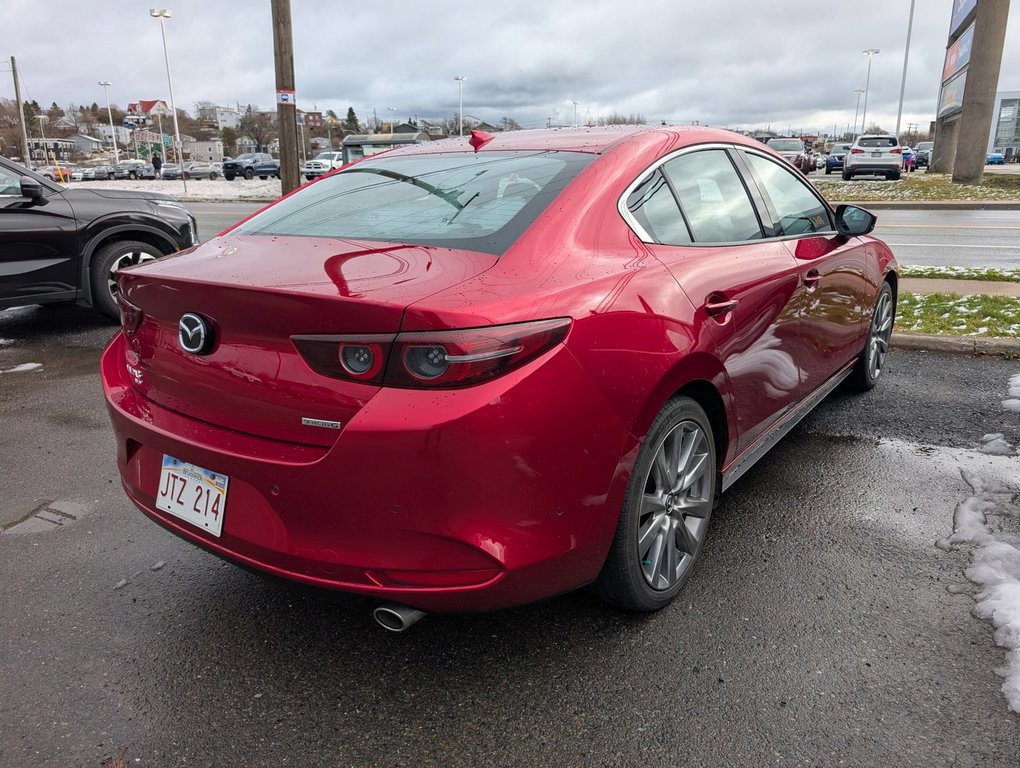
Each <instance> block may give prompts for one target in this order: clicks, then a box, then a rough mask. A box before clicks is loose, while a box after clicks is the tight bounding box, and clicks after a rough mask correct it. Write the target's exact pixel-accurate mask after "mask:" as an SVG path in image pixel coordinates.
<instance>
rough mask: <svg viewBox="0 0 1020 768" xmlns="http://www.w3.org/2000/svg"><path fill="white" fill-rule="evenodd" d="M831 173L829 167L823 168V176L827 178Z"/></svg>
mask: <svg viewBox="0 0 1020 768" xmlns="http://www.w3.org/2000/svg"><path fill="white" fill-rule="evenodd" d="M831 173H832V169H831V168H830V167H829V166H825V175H826V176H828V175H830V174H831Z"/></svg>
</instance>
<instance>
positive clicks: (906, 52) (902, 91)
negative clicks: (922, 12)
mask: <svg viewBox="0 0 1020 768" xmlns="http://www.w3.org/2000/svg"><path fill="white" fill-rule="evenodd" d="M913 27H914V0H910V17H909V18H908V19H907V46H906V48H904V49H903V77H902V78H900V106H899V108H898V109H897V110H896V138H897V139H899V136H900V120H901V119H903V96H904V94H905V93H906V92H907V60H908V59H909V57H910V31H911V30H912V29H913Z"/></svg>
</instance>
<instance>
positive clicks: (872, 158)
mask: <svg viewBox="0 0 1020 768" xmlns="http://www.w3.org/2000/svg"><path fill="white" fill-rule="evenodd" d="M902 170H903V148H902V147H901V146H900V140H899V139H897V138H896V137H895V136H893V135H891V134H888V133H868V134H865V135H863V136H858V137H857V140H856V141H855V142H854V143H853V144H851V145H850V151H849V152H847V153H846V157H845V158H844V159H843V181H850V179H852V178H853V177H854V176H857V175H859V174H862V173H864V174H874V175H876V176H885V177H886V178H887V179H892V180H893V181H895V180H896V179H898V178H899V177H900V171H902Z"/></svg>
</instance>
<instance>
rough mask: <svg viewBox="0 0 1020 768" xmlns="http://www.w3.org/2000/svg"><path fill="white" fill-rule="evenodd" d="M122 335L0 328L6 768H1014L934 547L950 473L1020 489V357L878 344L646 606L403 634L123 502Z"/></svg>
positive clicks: (16, 325)
mask: <svg viewBox="0 0 1020 768" xmlns="http://www.w3.org/2000/svg"><path fill="white" fill-rule="evenodd" d="M112 331H113V328H112V326H110V325H109V324H107V323H105V322H104V321H103V320H101V319H99V318H98V317H97V316H95V315H94V313H90V312H87V311H85V310H82V309H79V308H75V307H57V308H51V309H43V308H38V307H35V308H25V309H19V310H13V311H7V312H3V313H0V339H2V340H3V341H2V342H0V371H3V370H9V369H10V368H12V367H14V366H17V365H23V364H28V363H40V364H41V367H39V368H36V369H34V370H29V371H24V372H21V373H3V374H0V423H2V424H3V439H2V440H0V527H2V526H10V525H11V524H12V523H14V522H15V521H16V520H20V519H22V518H23V517H25V516H26V515H30V514H31V513H32V511H33V510H36V509H40V508H42V507H44V508H48V509H52V510H56V511H55V512H39V513H37V515H36V517H33V518H29V519H30V520H34V521H35V522H36V524H37V526H36V527H37V528H38V530H37V531H36V532H31V529H29V530H27V531H26V529H25V527H24V526H21V527H13V528H8V531H7V532H6V533H3V534H0V579H2V580H0V584H2V585H3V588H2V589H0V616H2V617H3V623H2V626H3V628H4V629H3V635H2V640H3V642H2V643H0V765H5V766H6V765H26V766H28V765H30V766H33V768H49V767H50V766H53V767H54V768H69V767H71V766H87V767H89V768H98V766H100V765H110V764H112V762H113V761H115V760H123V761H124V762H123V763H117V765H125V766H139V768H170V767H171V766H182V767H183V766H187V767H188V768H192V767H193V766H206V765H210V766H212V765H215V766H240V765H244V766H272V767H273V768H281V767H282V766H359V767H360V766H511V765H513V766H524V765H528V766H531V765H535V766H549V765H562V766H575V765H593V766H635V765H647V766H658V765H670V766H672V765H680V764H682V765H685V766H695V767H697V766H727V768H731V767H732V768H742V767H743V766H748V767H749V768H750V767H751V766H753V767H754V768H759V767H760V766H765V765H778V766H840V765H848V766H925V767H926V768H927V767H928V766H948V765H953V766H973V767H976V766H981V768H1016V765H1017V756H1018V755H1020V718H1018V716H1017V715H1015V714H1010V713H1009V712H1008V711H1007V708H1006V702H1005V699H1004V697H1003V696H1002V694H1001V692H1000V690H999V687H1000V684H1001V679H1000V678H999V677H997V676H996V675H995V674H994V672H993V670H994V669H995V668H996V667H999V666H1000V665H1001V664H1002V663H1003V656H1004V652H1003V651H1002V649H1000V648H997V647H996V646H995V645H994V643H993V640H992V629H991V627H990V626H989V625H987V624H986V623H984V622H981V621H979V620H977V619H975V618H973V617H972V616H971V615H970V610H971V607H972V605H973V599H972V597H971V595H970V594H969V593H968V588H967V587H966V584H967V582H966V580H965V578H964V576H963V570H964V568H965V567H966V566H967V564H968V556H967V554H966V552H962V551H958V552H943V551H941V550H940V549H937V548H936V547H935V546H933V543H934V542H935V540H936V539H939V538H941V537H943V536H945V535H947V534H948V533H949V532H950V531H951V530H952V525H953V510H954V507H955V506H956V505H957V504H958V503H959V502H960V501H961V500H962V499H964V498H965V497H967V496H969V495H970V491H969V489H968V487H967V486H966V485H965V484H964V483H963V481H962V480H961V476H960V470H961V469H962V468H966V469H968V470H970V471H974V472H977V473H980V474H982V475H985V476H989V477H996V478H999V479H1003V480H1005V481H1007V482H1011V483H1013V485H1014V489H1015V486H1016V482H1017V472H1016V459H1015V457H1008V458H1003V457H994V456H986V455H984V454H981V453H978V452H976V451H975V448H976V447H977V445H978V439H979V438H980V437H981V436H982V435H983V434H985V433H988V432H1003V433H1005V434H1006V437H1007V439H1009V440H1010V441H1011V442H1013V443H1017V442H1020V418H1018V416H1017V415H1016V414H1012V415H1011V414H1008V413H1007V412H1006V411H1004V410H1003V409H1002V407H1001V405H1000V401H1001V400H1002V399H1003V397H1004V396H1005V389H1006V382H1007V380H1008V378H1009V377H1010V376H1012V375H1015V374H1017V373H1020V363H1018V362H1017V361H1015V360H1014V361H1008V360H1001V359H997V358H969V357H953V356H943V355H935V354H924V353H916V352H915V353H908V352H905V351H902V350H894V353H893V354H892V355H890V357H889V360H888V367H887V371H886V378H885V379H883V381H882V382H881V383H880V385H879V386H878V388H877V389H876V390H874V391H873V392H871V393H869V394H867V395H863V396H849V395H841V394H837V395H835V396H833V397H830V398H829V399H828V400H826V401H825V402H824V403H822V405H821V406H820V407H819V408H818V409H817V410H816V411H815V412H814V413H813V414H812V415H811V416H809V417H808V419H807V420H806V421H805V422H803V423H802V425H801V426H800V427H799V428H797V429H796V430H795V431H794V432H793V433H791V434H790V435H789V436H787V438H786V439H784V440H783V441H782V442H781V443H780V444H779V446H777V448H776V449H775V450H774V451H773V452H772V453H771V454H770V456H768V457H767V458H766V459H765V460H764V461H763V462H762V463H761V464H759V465H758V466H757V467H756V468H754V469H753V470H752V471H751V473H749V474H748V475H747V476H745V477H744V478H743V479H742V480H741V481H740V482H739V483H738V484H737V485H736V486H735V487H734V488H733V489H731V491H730V492H729V493H728V494H727V495H726V497H725V499H724V503H723V506H722V508H721V509H720V510H719V511H718V512H717V514H716V515H715V518H714V520H713V525H712V529H711V531H710V533H709V539H708V543H707V545H706V546H707V549H706V552H705V557H704V560H703V561H702V563H701V564H700V565H699V568H698V570H697V571H696V573H695V574H694V576H693V578H692V580H691V581H690V582H689V583H688V585H687V586H686V587H685V589H684V592H683V593H682V594H681V595H680V597H679V599H678V600H677V601H676V603H675V604H674V605H673V606H671V607H670V608H668V609H666V610H664V611H662V612H660V613H658V614H656V615H653V616H634V615H628V614H622V613H619V612H617V611H614V610H611V609H609V608H607V607H606V606H605V605H602V604H601V603H599V602H598V601H596V600H595V599H594V598H592V597H591V596H589V595H587V594H585V593H583V592H581V593H576V594H571V595H565V596H562V597H559V598H556V599H553V600H549V601H546V602H544V603H541V604H539V605H534V606H528V607H524V608H519V609H515V610H508V611H502V612H498V613H493V614H487V615H463V616H430V617H427V618H426V619H425V620H423V621H422V622H420V623H418V624H416V625H415V626H414V627H413V628H412V629H411V630H410V631H408V632H407V633H404V634H402V635H393V634H390V633H387V632H384V631H383V630H381V629H380V628H378V627H377V626H376V625H375V624H374V623H373V622H372V621H371V620H370V618H369V612H368V606H367V605H365V604H362V603H360V602H358V601H353V602H347V601H337V600H334V599H331V598H329V597H328V596H323V595H321V594H316V593H309V592H307V591H304V590H301V589H297V588H294V587H291V586H287V585H284V584H280V583H278V582H274V581H269V580H265V579H262V578H259V577H257V576H254V575H252V574H249V573H247V572H244V571H241V570H239V569H237V568H235V567H233V566H231V565H228V564H226V563H224V562H221V561H220V560H218V559H216V558H215V557H212V556H210V555H208V554H205V553H204V552H201V551H199V550H197V549H195V548H194V547H192V546H190V545H188V544H186V543H185V542H183V541H180V540H179V539H177V538H175V537H173V536H171V535H170V534H168V533H166V532H164V531H163V530H162V529H161V528H159V527H157V526H156V525H154V524H152V523H150V522H149V521H148V520H147V519H146V518H144V517H143V515H142V514H141V513H139V512H137V511H136V510H135V509H134V508H133V506H132V505H131V504H130V503H129V502H128V501H127V500H126V498H125V497H124V495H123V492H122V491H121V489H120V487H119V481H118V477H117V471H116V467H115V462H114V443H113V438H112V435H111V432H110V430H109V426H108V421H107V417H106V413H105V409H104V406H103V405H102V402H101V396H100V393H99V383H98V379H97V375H96V373H95V370H96V361H97V357H98V355H99V352H100V349H101V348H102V346H103V344H104V343H105V341H106V340H107V339H108V338H109V336H110V334H111V333H112ZM40 516H41V518H42V519H39V518H40ZM47 518H49V519H52V520H54V521H55V522H53V523H47V522H46V519H47ZM57 523H60V524H59V525H57ZM1009 523H1010V521H1009V520H1004V521H1003V524H1009Z"/></svg>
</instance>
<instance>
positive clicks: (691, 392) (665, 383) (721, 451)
mask: <svg viewBox="0 0 1020 768" xmlns="http://www.w3.org/2000/svg"><path fill="white" fill-rule="evenodd" d="M728 381H729V380H728V378H727V376H726V371H725V369H724V368H723V365H722V363H721V362H720V361H719V359H718V358H716V357H714V356H712V355H710V354H708V353H695V354H692V355H689V356H685V357H683V358H682V359H681V360H679V361H678V362H677V363H676V365H674V366H673V367H672V368H671V369H670V370H669V371H667V373H666V375H665V376H663V377H662V379H661V380H660V382H659V384H658V386H656V387H655V389H654V390H653V391H652V392H651V394H650V395H649V397H648V398H647V399H646V400H645V402H644V404H643V406H642V408H641V410H640V411H639V412H638V414H637V417H636V418H635V421H634V427H633V429H634V434H635V435H636V436H637V437H638V438H639V439H640V438H643V437H644V435H646V434H647V433H648V429H649V427H650V426H651V424H652V422H653V421H654V420H655V417H656V415H658V413H659V411H660V410H662V407H663V406H664V405H665V404H666V402H667V401H669V400H670V399H671V398H673V397H676V396H678V395H682V396H685V397H689V398H691V399H692V400H694V401H695V402H696V403H697V404H698V405H700V406H701V407H702V409H703V410H704V411H705V414H706V415H707V416H708V420H709V424H710V425H711V427H712V436H713V439H714V442H715V449H716V461H717V464H718V466H720V467H722V466H723V465H724V464H725V463H726V459H727V458H728V457H727V451H728V450H729V448H730V445H731V444H732V442H733V436H734V435H735V434H736V432H735V429H736V420H735V418H734V412H733V402H732V398H731V397H730V395H729V394H728V392H729V387H728Z"/></svg>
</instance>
